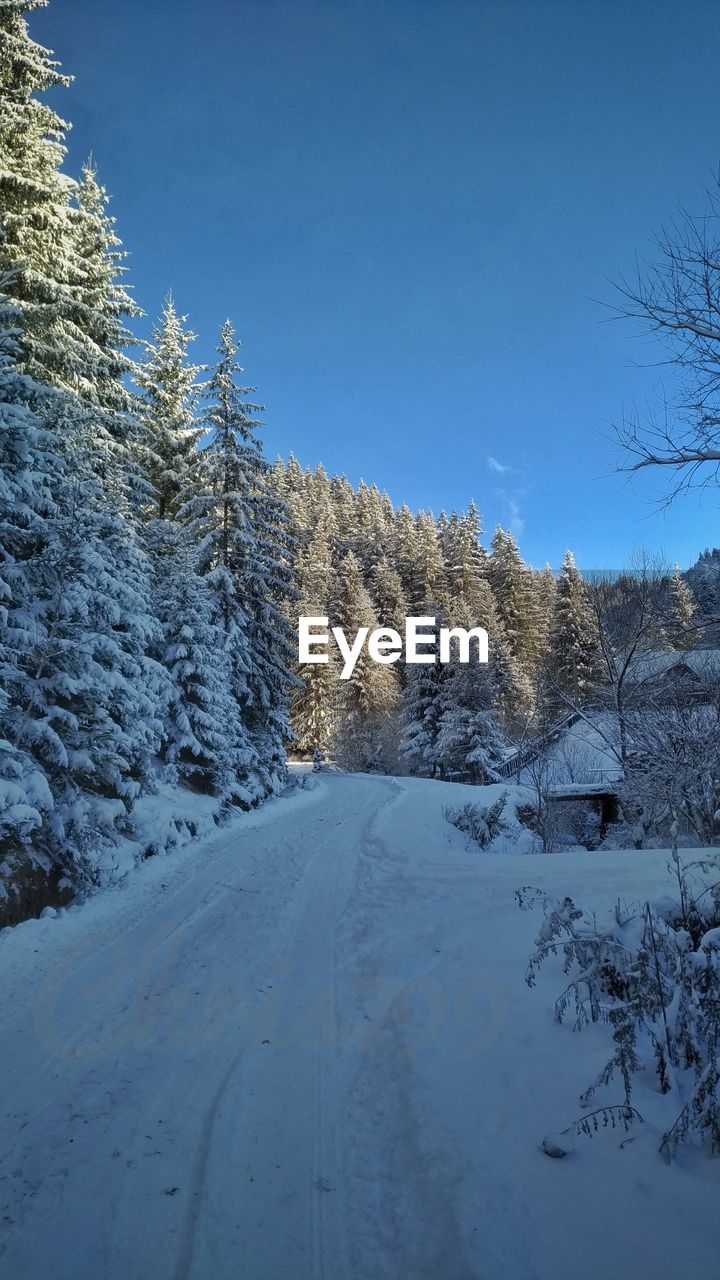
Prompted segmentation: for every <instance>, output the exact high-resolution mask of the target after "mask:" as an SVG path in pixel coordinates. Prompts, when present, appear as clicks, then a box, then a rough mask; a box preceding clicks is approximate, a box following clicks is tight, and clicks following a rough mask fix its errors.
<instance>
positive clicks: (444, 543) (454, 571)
mask: <svg viewBox="0 0 720 1280" xmlns="http://www.w3.org/2000/svg"><path fill="white" fill-rule="evenodd" d="M482 532H483V528H482V520H481V518H480V512H479V511H478V509H477V507H476V505H475V503H474V502H470V504H469V506H468V509H467V511H464V512H462V513H461V514H460V515H458V514H457V512H455V511H453V512H451V514H450V516H449V517H445V519H444V520H443V522H442V526H441V533H440V543H441V547H442V552H443V559H444V562H445V578H446V581H447V583H448V588H449V593H450V600H451V601H456V600H460V599H462V600H464V601H465V602H466V604H467V606H468V608H469V610H470V616H471V617H474V618H475V621H476V622H477V621H478V620H479V616H480V615H479V610H480V608H481V595H482V586H481V584H483V583H484V582H485V581H486V580H487V574H488V555H487V551H486V550H485V548H484V547H483V545H482V543H481V541H480V538H481V536H482ZM458 625H461V624H460V623H458Z"/></svg>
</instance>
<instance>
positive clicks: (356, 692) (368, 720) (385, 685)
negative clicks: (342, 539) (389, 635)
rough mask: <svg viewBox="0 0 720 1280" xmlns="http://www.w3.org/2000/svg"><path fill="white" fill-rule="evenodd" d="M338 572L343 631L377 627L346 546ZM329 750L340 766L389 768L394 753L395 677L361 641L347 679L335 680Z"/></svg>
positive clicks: (389, 668)
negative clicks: (332, 736)
mask: <svg viewBox="0 0 720 1280" xmlns="http://www.w3.org/2000/svg"><path fill="white" fill-rule="evenodd" d="M340 575H341V579H342V583H343V597H342V601H341V606H340V621H339V625H340V626H341V627H343V628H344V630H345V634H346V635H354V634H355V633H356V632H357V631H358V630H359V629H360V627H367V628H368V629H369V631H371V632H372V631H374V630H376V628H377V627H378V625H379V624H378V620H377V618H376V616H375V612H374V609H373V604H372V600H371V599H370V595H369V593H368V591H367V588H366V587H365V585H364V583H363V578H362V572H361V569H360V565H359V564H358V561H357V559H356V557H355V556H354V554H353V553H352V551H349V552H348V553H347V555H346V556H345V558H344V559H343V562H342V565H341V569H340ZM338 685H339V689H338V718H337V727H336V734H335V753H336V755H337V758H338V760H339V761H340V763H341V764H343V765H344V767H345V768H348V769H353V770H355V771H360V772H364V771H368V770H372V769H380V770H382V771H383V772H388V771H391V770H392V768H393V765H394V758H393V757H394V753H395V741H394V739H395V727H396V726H395V716H396V709H397V699H398V681H397V676H396V675H395V673H394V671H393V669H392V667H391V666H383V665H381V664H380V663H377V662H374V661H373V659H372V658H371V657H370V654H369V653H368V650H367V647H366V646H363V649H362V651H361V653H360V656H359V658H358V661H357V663H356V664H355V668H354V670H353V673H352V675H351V676H350V678H349V680H340V681H339V682H338Z"/></svg>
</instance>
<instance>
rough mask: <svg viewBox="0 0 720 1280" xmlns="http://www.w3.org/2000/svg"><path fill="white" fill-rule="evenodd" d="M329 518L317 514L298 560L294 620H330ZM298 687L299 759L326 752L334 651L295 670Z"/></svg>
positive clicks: (294, 712) (294, 704) (294, 711)
mask: <svg viewBox="0 0 720 1280" xmlns="http://www.w3.org/2000/svg"><path fill="white" fill-rule="evenodd" d="M331 531H332V518H331V512H330V509H329V507H326V508H325V510H322V509H321V511H320V513H319V516H318V521H317V524H316V526H315V529H314V530H313V532H312V534H311V536H310V539H309V541H308V542H307V543H306V544H305V546H304V547H302V549H301V551H300V555H299V558H298V572H297V588H298V593H299V595H300V600H299V601H293V602H292V609H293V613H294V614H295V615H296V617H297V616H298V615H300V614H303V615H304V616H306V617H311V618H317V617H330V614H331V609H330V605H329V601H330V600H331V599H332V598H333V597H334V595H335V583H334V577H335V575H334V573H333V566H332V555H331ZM297 675H298V677H299V679H300V680H301V681H302V685H301V686H300V687H299V688H297V689H295V690H294V691H293V695H292V700H291V721H292V729H293V733H294V734H295V739H296V745H297V749H298V750H299V751H300V752H301V753H302V754H303V755H312V754H313V753H314V752H316V751H322V752H327V751H328V750H329V748H330V746H331V743H332V739H333V733H334V728H335V712H336V703H337V680H338V671H337V665H336V662H335V657H334V651H333V650H331V651H330V653H329V654H328V662H327V663H308V664H304V665H302V666H298V667H297Z"/></svg>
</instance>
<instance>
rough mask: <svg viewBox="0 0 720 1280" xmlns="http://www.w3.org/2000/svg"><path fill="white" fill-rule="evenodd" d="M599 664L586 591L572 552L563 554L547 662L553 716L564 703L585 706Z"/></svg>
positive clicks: (598, 677) (599, 676)
mask: <svg viewBox="0 0 720 1280" xmlns="http://www.w3.org/2000/svg"><path fill="white" fill-rule="evenodd" d="M600 661H601V660H600V645H599V637H598V629H597V623H596V620H595V617H594V614H593V612H592V609H591V607H590V602H589V600H588V594H587V588H586V586H585V583H584V582H583V580H582V577H581V575H580V572H579V570H578V569H577V567H576V565H575V558H574V556H573V553H572V551H566V552H565V556H564V559H563V564H562V571H561V573H560V577H559V579H558V583H557V588H556V593H555V606H554V609H553V614H552V621H551V625H550V646H549V653H548V662H547V674H548V688H549V702H550V706H551V708H552V709H553V710H554V711H555V712H556V713H558V714H559V713H561V712H562V709H563V707H564V706H565V707H566V706H567V705H568V704H572V705H574V706H580V707H586V706H587V705H588V704H589V702H590V701H591V700H592V697H593V695H594V694H595V693H596V692H597V688H598V684H599V682H600V681H601V679H602V668H601V665H600Z"/></svg>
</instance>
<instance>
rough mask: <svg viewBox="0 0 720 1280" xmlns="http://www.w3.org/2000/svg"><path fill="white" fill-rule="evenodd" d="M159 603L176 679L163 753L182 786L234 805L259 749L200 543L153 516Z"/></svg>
mask: <svg viewBox="0 0 720 1280" xmlns="http://www.w3.org/2000/svg"><path fill="white" fill-rule="evenodd" d="M155 524H156V539H155V545H154V567H155V591H154V602H155V608H156V612H157V617H158V621H159V623H160V626H161V628H162V638H161V640H160V642H159V644H158V647H157V652H158V657H159V660H160V661H161V663H162V665H163V667H164V668H165V669H166V670H167V671H168V673H169V675H170V678H171V680H172V689H171V692H170V694H169V697H168V702H167V709H166V711H165V715H164V723H163V748H162V756H163V759H164V760H166V761H167V762H168V763H169V764H171V765H172V766H174V768H175V770H176V772H177V777H178V780H179V781H180V782H181V783H182V785H183V786H186V787H190V788H191V789H193V790H196V791H200V792H204V793H206V794H209V795H214V796H219V797H220V798H221V799H222V800H223V801H225V802H226V803H227V802H230V803H239V804H243V803H248V802H249V801H250V800H251V799H252V797H251V795H250V794H249V793H247V792H246V791H245V790H244V789H243V787H242V786H241V784H240V783H239V782H238V779H239V778H240V777H241V776H243V774H244V772H246V771H247V769H248V767H249V766H250V765H251V763H252V760H253V757H254V752H253V749H252V747H251V745H250V742H249V739H248V735H247V733H246V732H245V730H244V729H243V726H242V724H241V720H240V708H239V707H238V705H237V702H236V701H235V699H234V698H233V697H232V694H231V692H230V668H229V661H228V657H227V654H226V652H225V649H224V647H223V643H222V640H223V637H222V635H221V634H220V632H219V629H218V626H217V624H216V623H215V622H213V619H212V617H211V607H210V600H209V598H208V595H207V591H206V589H205V581H204V579H202V578H201V577H199V575H198V574H197V572H196V568H195V549H194V548H193V547H191V545H190V543H189V541H188V539H187V537H186V535H185V533H184V531H183V530H182V529H181V528H180V527H179V526H178V525H176V524H173V523H172V522H171V521H169V520H166V521H156V522H155Z"/></svg>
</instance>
